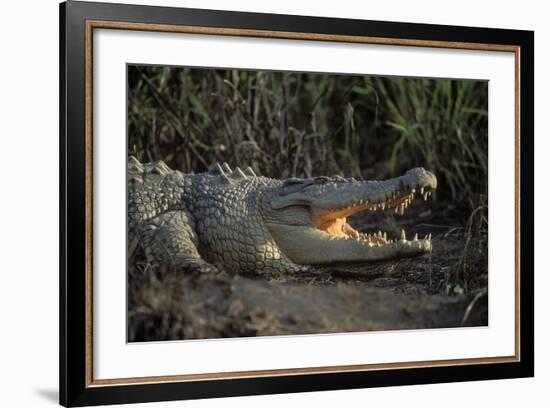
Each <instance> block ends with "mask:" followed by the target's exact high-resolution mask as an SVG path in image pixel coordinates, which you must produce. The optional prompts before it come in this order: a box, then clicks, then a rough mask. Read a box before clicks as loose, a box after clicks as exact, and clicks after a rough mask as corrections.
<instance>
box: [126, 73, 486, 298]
mask: <svg viewBox="0 0 550 408" xmlns="http://www.w3.org/2000/svg"><path fill="white" fill-rule="evenodd" d="M487 118H488V83H487V82H486V81H474V80H449V79H427V78H398V77H377V76H368V75H338V74H319V73H295V72H270V71H247V70H234V69H199V68H182V67H164V66H129V67H128V122H127V125H128V153H129V154H131V155H134V156H136V157H137V158H138V159H139V160H140V161H142V162H148V161H155V160H163V161H165V162H166V163H167V164H168V165H169V166H170V167H171V168H174V169H178V170H181V171H183V172H201V171H206V170H208V169H209V168H211V167H212V165H214V164H215V163H216V162H219V163H223V162H227V163H228V164H229V165H230V166H231V167H233V166H241V167H247V166H251V167H252V168H253V169H254V171H255V172H256V174H261V175H263V176H268V177H276V178H286V177H291V176H296V177H310V176H312V175H335V174H339V175H342V176H345V177H355V178H358V179H384V178H388V177H394V176H396V175H400V174H402V173H404V172H405V171H406V170H408V169H410V168H413V167H424V168H426V169H428V170H430V171H432V172H434V173H435V174H436V176H437V178H438V189H437V192H436V195H435V201H434V202H433V203H430V205H429V209H426V206H419V207H415V206H414V205H413V206H412V207H411V209H410V210H408V211H407V214H406V215H405V217H404V219H402V220H401V221H399V220H395V219H394V218H393V215H387V216H385V218H384V219H383V220H381V219H375V220H374V221H376V223H377V224H378V225H380V224H383V225H384V226H385V229H386V230H389V231H391V230H392V229H393V230H395V231H399V228H400V225H403V223H405V224H407V223H410V224H411V225H414V228H416V230H417V231H419V232H428V231H429V232H431V233H432V234H433V235H434V238H435V239H436V240H437V241H434V242H437V244H434V247H435V248H438V247H439V251H440V252H438V253H435V258H436V260H435V261H436V262H437V261H438V260H439V267H438V268H436V269H437V271H436V272H437V273H436V274H435V275H433V274H432V273H430V278H429V282H428V281H427V280H426V279H427V278H419V279H420V280H421V281H419V282H416V283H420V284H422V285H424V287H425V288H424V289H426V288H427V290H428V292H429V293H432V294H444V295H447V296H468V295H469V296H474V297H475V298H476V299H478V298H479V296H480V294H481V295H484V296H486V293H487V239H488V213H487V212H488V207H487V182H488V153H487V151H488V146H487V141H488V135H487V129H488V120H487ZM358 222H359V224H364V225H365V226H366V227H367V228H368V227H369V224H368V223H367V222H366V221H364V222H363V221H361V220H360V221H358ZM409 230H410V228H408V229H407V231H409ZM440 238H443V239H440ZM431 262H433V260H432V261H431ZM407 265H408V266H407ZM411 265H412V264H405V266H407V267H410V266H411ZM432 269H433V268H432ZM409 272H410V271H408V270H407V269H406V268H405V269H404V270H403V274H404V275H403V276H402V279H401V281H400V283H399V284H398V285H397V286H399V287H403V280H405V281H407V282H408V283H410V281H411V275H410V274H409ZM424 272H425V271H424V270H422V273H423V275H425V273H424ZM394 276H395V275H394ZM413 280H414V279H413ZM391 282H394V284H395V281H394V280H393V281H391ZM391 282H390V283H388V282H386V284H385V285H384V286H391V285H392V284H391ZM424 289H423V290H424Z"/></svg>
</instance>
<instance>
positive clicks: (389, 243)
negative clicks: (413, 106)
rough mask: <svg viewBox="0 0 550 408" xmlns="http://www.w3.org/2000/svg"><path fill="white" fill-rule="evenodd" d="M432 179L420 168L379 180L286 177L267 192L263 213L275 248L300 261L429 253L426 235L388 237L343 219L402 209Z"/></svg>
mask: <svg viewBox="0 0 550 408" xmlns="http://www.w3.org/2000/svg"><path fill="white" fill-rule="evenodd" d="M436 188H437V179H436V177H435V176H434V175H433V174H432V173H430V172H429V171H426V170H424V169H423V168H415V169H412V170H409V171H407V172H406V173H405V174H404V175H402V176H400V177H396V178H392V179H388V180H384V181H356V180H353V179H344V178H342V177H338V176H336V177H315V178H310V179H295V178H292V179H288V180H286V181H284V182H283V184H282V185H281V186H280V187H279V188H278V189H275V190H274V191H273V193H272V194H271V195H269V196H268V197H267V202H266V203H265V204H266V205H264V208H267V210H266V212H265V214H264V217H265V221H266V224H267V227H268V229H269V231H270V232H271V234H272V237H273V239H274V240H275V242H276V244H277V245H278V247H279V248H280V249H281V251H282V252H284V253H285V254H286V255H287V256H288V257H289V258H290V259H291V260H292V261H294V262H295V263H297V264H302V265H325V264H333V263H348V262H363V261H365V262H367V261H376V260H385V259H393V258H401V257H410V256H415V255H421V254H424V253H427V252H430V251H431V249H432V242H431V237H430V236H428V237H425V238H424V239H418V237H417V236H415V237H414V238H413V239H412V240H407V238H406V234H405V232H404V231H403V230H402V231H401V236H400V237H398V238H396V239H394V240H392V239H390V238H389V237H388V236H387V234H386V233H376V234H372V235H370V234H365V233H361V232H359V231H356V230H355V229H354V228H352V227H351V226H350V225H349V224H348V223H347V221H346V218H347V217H349V216H350V215H352V214H354V213H357V212H359V211H368V210H370V211H384V210H391V211H395V212H397V213H400V214H403V213H404V211H405V210H406V208H407V207H408V206H409V205H410V203H411V202H412V200H413V199H414V198H415V197H417V196H420V197H423V198H424V199H427V198H428V197H429V196H430V194H431V193H432V191H433V190H435V189H436Z"/></svg>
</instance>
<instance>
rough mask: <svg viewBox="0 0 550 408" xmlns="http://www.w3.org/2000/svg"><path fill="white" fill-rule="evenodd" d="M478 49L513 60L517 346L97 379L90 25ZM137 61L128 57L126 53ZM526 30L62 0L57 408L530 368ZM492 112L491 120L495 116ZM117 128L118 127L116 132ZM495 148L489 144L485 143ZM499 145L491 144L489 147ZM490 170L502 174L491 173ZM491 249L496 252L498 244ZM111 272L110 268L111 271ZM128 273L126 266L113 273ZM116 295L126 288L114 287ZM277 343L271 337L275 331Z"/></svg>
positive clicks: (530, 151) (530, 62)
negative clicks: (469, 353) (482, 352)
mask: <svg viewBox="0 0 550 408" xmlns="http://www.w3.org/2000/svg"><path fill="white" fill-rule="evenodd" d="M98 30H117V31H120V32H125V33H132V32H150V33H170V34H173V35H176V36H177V35H178V34H186V35H201V36H219V37H224V38H254V39H265V40H285V41H303V42H306V43H308V42H311V43H312V44H313V43H317V42H319V43H330V44H333V45H338V44H341V45H345V44H369V45H376V46H381V47H405V48H406V49H408V50H411V51H410V52H412V53H414V52H417V51H418V50H419V49H428V50H430V49H434V50H440V49H444V50H459V51H462V50H475V51H486V52H496V53H499V52H500V53H510V54H513V58H514V67H515V68H514V84H515V88H514V98H515V99H514V130H513V134H514V146H513V149H514V160H513V163H511V162H510V163H509V169H510V171H513V173H514V177H515V182H514V189H513V190H514V220H510V222H513V225H514V231H515V234H514V247H515V251H514V254H513V256H514V265H512V266H511V267H513V270H514V291H513V293H514V296H513V298H510V299H509V301H510V302H511V303H512V304H513V305H514V306H513V307H514V352H513V354H511V355H504V356H491V357H484V356H478V357H471V358H456V359H454V358H449V359H435V360H416V361H413V360H411V361H397V362H389V363H387V362H386V363H371V364H364V363H356V364H341V365H334V364H332V365H326V366H307V367H294V366H291V367H288V368H285V369H270V368H268V367H266V368H265V369H263V370H261V369H260V370H245V371H237V370H232V371H223V370H220V371H218V372H207V373H195V374H184V375H173V374H168V373H167V374H166V375H153V376H143V375H135V376H132V375H128V376H125V377H124V378H101V379H98V378H96V377H95V375H94V361H95V360H94V353H97V350H98V347H99V346H98V344H96V343H95V342H94V339H96V338H97V337H95V336H94V324H95V320H94V319H95V316H94V302H97V297H98V296H100V295H99V294H98V293H97V291H94V268H96V264H95V263H94V245H96V241H95V240H96V239H97V237H96V235H97V234H95V233H94V217H96V216H97V213H96V212H95V211H96V209H94V206H93V203H94V187H95V183H94V180H95V179H94V172H95V171H96V169H97V167H98V166H101V165H102V162H101V161H100V160H99V159H98V157H96V156H95V155H94V154H95V153H94V152H95V150H94V146H95V145H94V120H95V117H94V110H96V109H98V107H97V106H96V105H94V103H95V101H94V95H95V93H94V90H95V86H96V82H95V81H94V72H93V69H94V64H93V60H94V56H95V53H94V52H95V48H94V45H95V42H94V32H97V31H98ZM133 62H135V61H133ZM533 101H534V33H533V32H530V31H519V30H508V29H493V28H491V29H489V28H474V27H457V26H442V25H428V24H412V23H397V22H381V21H363V20H350V19H335V18H320V17H306V16H290V15H271V14H258V13H243V12H228V11H213V10H201V9H184V8H168V7H152V6H137V5H121V4H108V3H91V2H78V1H68V2H65V3H62V4H61V5H60V203H61V205H60V232H61V233H60V237H61V238H60V239H61V241H60V385H59V387H60V394H59V395H60V403H61V404H62V405H64V406H86V405H101V404H120V403H137V402H149V401H168V400H178V399H196V398H216V397H228V396H243V395H259V394H274V393H292V392H304V391H321V390H339V389H353V388H366V387H382V386H395V385H409V384H428V383H445V382H456V381H474V380H487V379H503V378H520V377H531V376H533V375H534V301H533V298H534V256H533V255H534V165H533V160H534V144H533V140H534V127H533V126H534V106H533ZM497 120H498V118H497ZM121 136H122V135H121ZM493 146H494V145H493ZM497 148H498V146H497ZM496 177H498V176H496ZM496 250H498V248H497V249H496ZM113 272H116V271H113ZM119 272H120V273H124V271H119ZM120 296H121V297H124V296H125V294H124V293H121V294H120ZM274 341H278V340H277V339H275V340H274Z"/></svg>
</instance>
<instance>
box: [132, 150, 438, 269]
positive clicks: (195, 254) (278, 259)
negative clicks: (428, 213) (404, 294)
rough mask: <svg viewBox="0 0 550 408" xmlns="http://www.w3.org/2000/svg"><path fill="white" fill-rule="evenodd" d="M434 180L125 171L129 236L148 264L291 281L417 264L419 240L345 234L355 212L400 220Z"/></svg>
mask: <svg viewBox="0 0 550 408" xmlns="http://www.w3.org/2000/svg"><path fill="white" fill-rule="evenodd" d="M436 187H437V180H436V178H435V176H434V175H433V174H432V173H430V172H427V171H426V170H424V169H421V168H417V169H413V170H410V171H408V172H407V173H406V174H405V175H403V176H401V177H397V178H394V179H389V180H385V181H356V180H354V179H344V178H342V177H339V176H335V177H331V178H328V177H315V178H311V179H287V180H277V179H271V178H266V177H257V176H256V175H255V174H254V172H253V171H252V170H251V169H250V168H248V169H247V170H245V171H244V172H243V171H242V170H240V169H239V168H237V169H235V171H231V169H230V168H229V166H228V165H227V164H224V165H223V166H219V165H217V167H216V169H214V170H212V171H210V172H207V173H201V174H183V173H181V172H179V171H175V170H171V169H170V168H168V167H167V166H166V165H165V164H164V163H163V162H156V163H148V164H141V163H139V162H138V161H137V160H136V159H135V158H133V157H130V158H129V161H128V224H129V232H130V236H132V237H137V239H139V240H141V241H142V243H143V247H144V248H145V251H146V255H147V258H148V260H149V261H150V262H151V263H153V264H170V265H173V266H174V267H176V268H189V267H198V268H203V269H209V268H211V265H212V264H222V265H223V266H224V268H226V269H228V270H230V271H233V272H244V273H259V274H262V273H266V274H269V273H293V272H297V271H301V270H302V271H303V270H307V269H309V268H311V267H315V266H318V265H329V264H342V263H343V264H346V263H358V262H359V263H360V262H369V261H376V260H385V259H393V258H400V257H406V256H415V255H421V254H424V253H426V252H429V251H431V245H432V243H431V240H430V239H429V238H428V237H427V238H425V239H422V240H418V239H417V237H415V239H413V240H412V241H407V240H406V238H405V236H404V232H402V236H401V237H400V239H398V240H397V239H396V240H395V241H392V240H390V239H388V238H387V236H386V234H382V233H380V234H372V235H370V234H364V233H361V232H358V231H356V230H354V229H353V228H352V227H351V226H350V225H349V224H347V222H346V217H347V216H349V215H351V214H353V213H354V212H357V211H364V210H370V211H377V210H378V211H381V210H383V209H393V210H394V211H396V212H399V213H403V211H404V210H405V208H406V207H407V206H408V205H409V204H410V202H411V201H412V199H413V197H414V195H415V194H416V193H418V194H422V195H423V196H424V198H425V199H426V198H427V196H429V194H430V193H431V191H433V190H434V189H435V188H436Z"/></svg>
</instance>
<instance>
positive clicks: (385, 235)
mask: <svg viewBox="0 0 550 408" xmlns="http://www.w3.org/2000/svg"><path fill="white" fill-rule="evenodd" d="M384 239H385V240H386V241H387V240H388V234H387V233H386V232H384Z"/></svg>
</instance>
